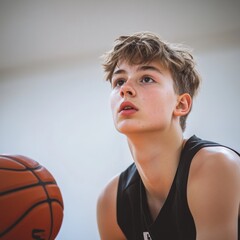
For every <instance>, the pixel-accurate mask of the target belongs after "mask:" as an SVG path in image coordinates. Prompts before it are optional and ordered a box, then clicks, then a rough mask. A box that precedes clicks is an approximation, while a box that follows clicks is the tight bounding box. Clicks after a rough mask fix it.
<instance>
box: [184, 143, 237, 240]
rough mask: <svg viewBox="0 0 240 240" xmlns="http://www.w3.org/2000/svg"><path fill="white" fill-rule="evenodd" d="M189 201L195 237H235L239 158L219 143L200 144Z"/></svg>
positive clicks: (231, 239)
mask: <svg viewBox="0 0 240 240" xmlns="http://www.w3.org/2000/svg"><path fill="white" fill-rule="evenodd" d="M187 197H188V204H189V208H190V211H191V213H192V216H193V219H194V222H195V226H196V230H197V240H221V239H222V240H223V239H224V240H225V239H228V240H236V239H237V234H238V215H239V203H240V158H239V156H237V155H236V154H235V153H233V152H232V151H231V150H228V149H226V148H222V147H215V148H203V149H201V150H200V151H199V153H197V155H196V156H195V157H194V159H193V162H192V166H191V170H190V174H189V181H188V190H187Z"/></svg>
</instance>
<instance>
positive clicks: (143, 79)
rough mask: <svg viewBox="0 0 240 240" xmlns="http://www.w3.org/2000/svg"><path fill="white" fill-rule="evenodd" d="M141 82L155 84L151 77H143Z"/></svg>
mask: <svg viewBox="0 0 240 240" xmlns="http://www.w3.org/2000/svg"><path fill="white" fill-rule="evenodd" d="M141 82H142V83H153V82H155V81H154V80H153V79H152V78H151V77H143V78H142V79H141Z"/></svg>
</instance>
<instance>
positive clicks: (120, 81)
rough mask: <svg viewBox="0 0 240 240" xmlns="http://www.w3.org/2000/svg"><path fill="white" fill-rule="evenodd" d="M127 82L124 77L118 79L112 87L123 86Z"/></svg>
mask: <svg viewBox="0 0 240 240" xmlns="http://www.w3.org/2000/svg"><path fill="white" fill-rule="evenodd" d="M124 83H125V80H124V79H116V80H114V81H113V83H112V87H121V86H122V85H123V84H124Z"/></svg>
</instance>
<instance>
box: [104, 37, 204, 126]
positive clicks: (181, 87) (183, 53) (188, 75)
mask: <svg viewBox="0 0 240 240" xmlns="http://www.w3.org/2000/svg"><path fill="white" fill-rule="evenodd" d="M103 59H104V62H103V68H104V71H105V73H106V80H107V81H110V82H111V80H112V75H113V72H114V69H115V68H116V66H117V64H118V63H119V61H127V62H128V63H129V64H137V65H138V64H146V63H150V62H151V61H154V60H159V61H160V62H161V64H162V66H163V67H166V68H167V69H169V71H170V73H171V76H172V78H173V82H174V89H175V91H176V93H177V94H183V93H188V94H189V95H190V96H191V97H192V98H193V97H195V95H196V94H197V91H198V89H199V85H200V79H201V78H200V75H199V73H198V71H197V70H196V63H195V60H194V58H193V56H192V54H191V51H190V50H189V49H188V48H186V47H183V46H182V45H179V44H170V43H167V42H166V41H163V40H161V39H160V37H159V36H157V35H156V34H154V33H151V32H139V33H134V34H133V35H128V36H120V37H119V38H117V39H116V40H115V42H114V46H113V48H112V49H111V50H110V51H109V52H106V53H105V54H104V55H103ZM187 116H188V114H187V115H185V116H182V117H181V118H180V125H181V128H182V130H183V131H184V130H185V128H186V119H187Z"/></svg>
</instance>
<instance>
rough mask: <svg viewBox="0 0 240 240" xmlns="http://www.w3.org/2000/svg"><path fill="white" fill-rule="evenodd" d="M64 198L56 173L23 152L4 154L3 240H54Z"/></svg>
mask: <svg viewBox="0 0 240 240" xmlns="http://www.w3.org/2000/svg"><path fill="white" fill-rule="evenodd" d="M62 220H63V199H62V195H61V192H60V189H59V187H58V185H57V183H56V181H55V179H54V177H53V176H52V174H51V173H50V172H49V171H48V170H47V169H46V168H45V167H43V166H41V165H40V164H39V163H38V162H36V161H34V160H32V159H30V158H28V157H25V156H20V155H0V239H1V240H34V239H36V240H54V239H55V238H56V236H57V234H58V232H59V230H60V227H61V225H62Z"/></svg>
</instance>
